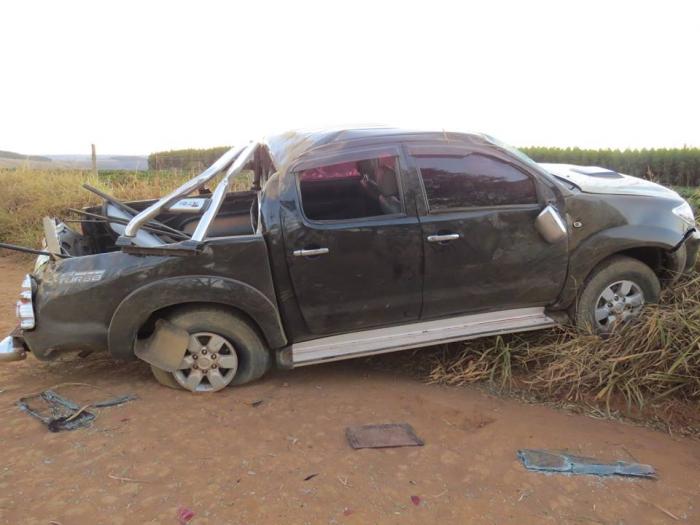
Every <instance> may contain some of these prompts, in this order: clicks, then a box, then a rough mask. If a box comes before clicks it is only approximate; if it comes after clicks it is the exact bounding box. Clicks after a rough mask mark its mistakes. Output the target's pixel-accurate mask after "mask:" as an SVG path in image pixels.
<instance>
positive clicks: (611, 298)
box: [593, 280, 644, 332]
mask: <svg viewBox="0 0 700 525" xmlns="http://www.w3.org/2000/svg"><path fill="white" fill-rule="evenodd" d="M643 306H644V292H643V291H642V289H641V287H640V286H639V285H638V284H636V283H634V282H632V281H628V280H623V281H616V282H614V283H612V284H609V285H608V286H606V287H605V288H604V289H603V291H602V292H601V294H600V295H599V296H598V300H597V301H596V305H595V309H594V312H593V315H594V318H595V322H596V325H597V326H598V328H599V329H602V331H604V332H611V331H613V330H614V329H615V327H616V326H618V325H620V324H623V323H625V322H626V321H628V320H629V319H632V318H633V317H637V316H638V315H639V312H640V311H641V310H642V307H643Z"/></svg>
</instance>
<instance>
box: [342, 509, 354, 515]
mask: <svg viewBox="0 0 700 525" xmlns="http://www.w3.org/2000/svg"><path fill="white" fill-rule="evenodd" d="M352 512H353V511H352V509H349V508H347V507H345V508H344V509H343V516H350V515H352Z"/></svg>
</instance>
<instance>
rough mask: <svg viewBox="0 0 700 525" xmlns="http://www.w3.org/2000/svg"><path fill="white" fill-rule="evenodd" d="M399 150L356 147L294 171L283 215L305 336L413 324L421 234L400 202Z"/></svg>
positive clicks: (411, 206)
mask: <svg viewBox="0 0 700 525" xmlns="http://www.w3.org/2000/svg"><path fill="white" fill-rule="evenodd" d="M402 172H403V163H402V154H401V150H400V148H398V147H393V146H392V147H383V148H381V149H371V150H355V151H350V152H344V153H343V154H342V155H337V156H331V157H328V158H325V159H323V160H322V161H316V162H314V163H311V164H306V165H303V166H300V167H299V168H296V169H295V174H294V177H295V182H296V207H297V209H296V210H294V212H292V211H291V210H285V211H283V214H282V221H283V227H284V241H285V248H286V256H287V265H288V267H289V272H290V277H291V280H292V285H293V289H294V294H295V295H296V299H297V303H298V305H299V308H300V311H301V313H302V316H303V319H304V321H305V323H306V325H307V327H308V330H309V332H310V334H316V335H322V334H332V333H342V332H349V331H354V330H358V329H363V328H369V327H373V326H381V325H389V324H396V323H403V322H410V321H415V320H417V319H418V317H419V315H420V307H421V285H422V275H421V263H422V240H421V237H422V233H421V228H420V224H419V222H418V218H417V214H416V210H415V202H414V200H413V199H410V202H406V200H405V199H404V192H403V187H404V181H403V177H402Z"/></svg>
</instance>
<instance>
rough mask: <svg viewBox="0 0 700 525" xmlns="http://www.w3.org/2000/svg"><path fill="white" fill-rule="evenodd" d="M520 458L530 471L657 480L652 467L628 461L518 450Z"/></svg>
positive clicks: (544, 451)
mask: <svg viewBox="0 0 700 525" xmlns="http://www.w3.org/2000/svg"><path fill="white" fill-rule="evenodd" d="M518 458H520V461H522V463H523V465H524V466H525V468H526V469H528V470H534V471H539V472H555V473H562V474H590V475H595V476H631V477H638V478H655V477H656V470H654V467H652V466H651V465H644V464H641V463H628V462H626V461H600V460H598V459H595V458H587V457H583V456H574V455H571V454H566V453H563V452H550V451H548V450H535V449H523V450H518Z"/></svg>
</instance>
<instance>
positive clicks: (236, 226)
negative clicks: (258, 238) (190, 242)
mask: <svg viewBox="0 0 700 525" xmlns="http://www.w3.org/2000/svg"><path fill="white" fill-rule="evenodd" d="M198 222H199V218H197V219H193V220H191V221H189V222H188V223H186V224H185V225H184V226H183V227H182V231H183V232H185V233H186V234H187V235H192V234H193V233H194V230H195V228H197V223H198ZM252 233H254V232H253V226H252V225H251V224H250V215H249V214H248V213H246V214H245V215H243V214H239V215H229V216H223V217H216V218H215V219H214V222H213V223H212V224H211V226H210V227H209V232H208V233H207V237H228V236H231V235H250V234H252Z"/></svg>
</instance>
